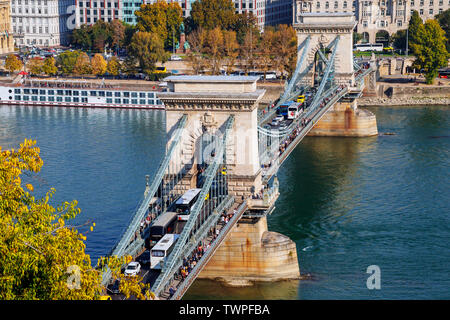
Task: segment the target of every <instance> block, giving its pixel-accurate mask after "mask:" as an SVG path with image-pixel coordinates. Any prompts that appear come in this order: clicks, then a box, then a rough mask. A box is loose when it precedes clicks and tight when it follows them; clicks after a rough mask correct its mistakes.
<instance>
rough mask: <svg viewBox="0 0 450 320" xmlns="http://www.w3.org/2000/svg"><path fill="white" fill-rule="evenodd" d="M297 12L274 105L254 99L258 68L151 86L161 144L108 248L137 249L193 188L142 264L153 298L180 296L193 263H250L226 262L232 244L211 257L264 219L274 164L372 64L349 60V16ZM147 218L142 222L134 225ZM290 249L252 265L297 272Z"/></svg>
mask: <svg viewBox="0 0 450 320" xmlns="http://www.w3.org/2000/svg"><path fill="white" fill-rule="evenodd" d="M299 21H300V22H299V23H298V24H295V25H294V28H295V30H296V31H297V36H298V55H297V65H296V69H295V71H294V72H293V74H292V77H291V78H290V79H289V81H286V85H285V88H284V92H283V93H282V95H281V96H280V98H279V99H278V101H276V103H274V104H273V105H270V106H266V107H264V108H261V107H260V106H259V104H260V100H261V98H262V97H263V95H264V92H265V91H264V90H261V89H258V88H257V80H258V78H257V77H251V76H170V77H168V78H166V81H167V83H168V90H167V92H163V93H161V94H160V95H159V98H160V99H161V100H162V101H163V102H164V105H165V109H166V128H167V146H166V152H165V155H164V157H163V159H162V161H161V163H160V164H159V167H158V170H157V172H156V174H155V175H154V176H153V177H152V181H151V183H150V182H149V180H148V181H147V186H146V190H145V196H144V198H143V200H142V202H141V203H140V204H139V206H138V209H137V210H136V212H135V213H134V215H133V217H132V220H131V222H130V224H129V225H128V226H127V229H126V230H125V232H124V233H123V234H122V235H121V236H120V239H119V241H118V242H117V244H116V245H115V246H114V248H113V249H112V250H111V252H110V254H111V255H117V256H123V255H131V256H133V257H134V258H137V257H138V256H139V255H140V254H141V253H142V252H143V251H144V250H145V249H146V247H148V246H149V243H148V237H149V230H150V229H151V227H152V225H153V224H154V223H156V221H158V220H160V219H161V218H162V217H164V215H167V214H169V213H170V212H171V211H173V208H172V207H173V203H174V202H175V201H176V200H177V199H179V198H180V197H181V196H182V195H183V194H184V193H185V192H186V191H187V190H190V189H192V188H197V189H201V191H200V193H199V195H198V197H197V200H196V201H195V203H194V204H193V205H192V207H191V208H190V214H189V216H188V218H187V219H186V220H184V221H181V222H180V224H178V225H177V227H174V230H173V231H172V232H173V233H176V234H177V235H178V238H177V241H176V242H175V244H174V246H173V247H172V250H171V252H170V254H169V253H168V255H167V257H166V259H165V260H163V262H161V265H160V270H158V271H154V270H149V272H148V274H147V276H146V277H144V281H146V282H147V283H150V284H151V290H152V292H154V293H155V295H156V296H157V297H158V298H159V299H181V298H182V297H183V295H184V293H185V292H186V290H187V289H188V288H189V286H190V285H191V284H192V282H193V281H194V280H195V279H196V278H197V277H198V276H199V275H200V274H201V273H202V272H203V273H206V274H208V273H209V274H210V275H211V276H210V277H214V273H217V272H219V273H221V274H222V275H223V274H227V272H229V273H233V272H235V273H237V274H240V275H243V276H245V274H244V273H245V272H247V270H250V269H252V268H253V267H252V266H251V265H248V264H247V265H245V266H244V265H243V264H242V261H244V260H242V261H241V262H240V261H236V263H235V264H233V261H232V260H233V259H237V260H239V259H241V257H240V256H239V255H237V256H232V253H228V254H226V253H224V254H222V255H221V257H222V258H223V259H228V260H227V262H226V263H225V262H223V261H222V262H221V261H219V260H220V259H219V258H217V257H218V256H219V251H220V250H221V249H220V247H221V245H222V244H223V243H224V242H225V241H227V240H226V239H228V238H230V237H233V236H235V235H236V233H233V232H237V231H236V230H237V229H239V230H241V231H239V230H238V231H239V232H242V233H245V232H248V231H245V230H249V229H246V228H252V226H254V225H257V224H258V221H265V220H264V219H265V217H266V216H267V215H268V214H270V213H271V212H272V211H273V210H274V207H275V202H276V200H277V198H278V196H279V192H280V190H279V183H278V180H277V177H276V176H277V172H278V170H279V168H280V166H281V165H282V164H283V162H284V161H285V160H286V159H287V157H288V156H289V155H290V153H291V152H292V150H294V148H295V147H296V146H297V145H298V144H299V143H300V142H301V141H302V139H303V138H304V137H305V136H306V135H307V134H308V133H309V132H310V131H311V130H312V129H313V128H314V126H315V125H316V124H317V123H318V122H319V121H320V120H321V119H322V117H324V115H325V114H326V113H327V112H328V111H329V110H330V109H332V108H334V107H335V106H336V105H337V104H342V103H344V104H347V105H349V106H350V107H351V108H356V100H357V99H358V98H359V97H360V96H361V94H362V91H363V90H364V88H365V80H366V79H368V78H370V77H371V76H372V74H373V73H374V68H375V64H374V63H369V64H367V63H366V64H357V63H354V61H353V54H352V41H353V40H352V32H353V28H354V27H355V23H356V22H355V21H354V17H353V16H351V15H345V14H335V15H333V14H327V15H317V14H316V15H313V14H310V15H308V14H303V15H301V16H300V17H299ZM331 21H332V22H331ZM299 95H303V96H304V97H305V101H304V102H303V103H302V106H301V109H300V110H297V111H296V114H295V115H294V114H292V115H293V116H292V117H291V118H290V119H289V120H283V121H281V122H282V125H280V124H278V125H274V122H273V119H274V118H275V117H278V119H280V117H279V116H280V115H279V114H278V113H279V111H277V110H280V106H283V105H285V104H286V103H287V102H289V101H294V102H295V101H296V100H297V97H298V96H299ZM288 112H290V111H288ZM288 118H289V117H288ZM275 123H276V121H275ZM146 219H147V220H149V221H150V222H149V223H148V224H143V221H145V220H146ZM245 223H247V224H246V225H244V224H245ZM258 228H260V227H258ZM261 228H262V229H261V230H262V231H257V232H256V233H258V237H259V238H261V237H265V238H264V239H265V240H264V241H265V242H264V241H263V242H264V243H268V242H270V236H271V235H272V236H273V234H271V233H270V232H269V233H268V232H267V226H265V227H264V226H263V227H261ZM264 228H265V229H264ZM258 230H259V229H258ZM264 230H266V231H264ZM235 237H236V236H235ZM259 238H258V239H259ZM286 238H287V237H286ZM255 239H256V238H255ZM258 239H257V240H255V241H259V240H258ZM289 240H290V239H289ZM230 241H231V240H230ZM236 241H237V240H236ZM248 242H249V241H248V240H247V243H248ZM291 242H292V241H291ZM241 247H242V248H243V247H244V245H241ZM241 247H239V248H241ZM239 250H244V251H245V248H244V249H239ZM289 250H292V248H291V249H289ZM293 252H294V253H293V256H292V257H291V258H292V259H291V260H292V261H290V262H289V263H286V262H285V261H283V260H281V262H280V263H279V264H278V265H277V264H274V263H275V262H273V263H272V264H271V262H268V261H267V259H268V258H267V257H264V255H267V254H261V253H257V255H258V257H259V258H258V259H260V260H259V262H258V267H260V268H261V265H262V264H263V265H264V266H265V267H267V268H268V270H280V272H283V271H282V269H283V267H284V265H288V264H291V265H292V266H294V267H292V268H291V269H290V270H289V271H287V273H290V274H291V275H292V274H293V275H294V276H299V275H300V271H299V269H298V261H297V255H296V252H295V244H294V249H293ZM252 254H253V255H255V254H256V253H254V252H253V253H252ZM242 255H244V253H242ZM215 256H216V257H215ZM214 259H216V260H217V259H219V260H217V261H216V260H214ZM242 259H244V258H242ZM263 259H266V260H263ZM214 261H215V262H214ZM192 262H194V263H192ZM189 263H190V264H189ZM221 263H224V265H223V266H220V264H221ZM187 264H189V268H188V270H189V271H188V272H186V271H185V270H186V268H184V267H185V266H186V265H187ZM205 266H206V267H205ZM208 268H209V271H208ZM246 268H247V269H246ZM233 270H234V271H233ZM252 270H253V269H252ZM249 272H250V271H249ZM251 272H253V273H254V270H253V271H251ZM277 272H278V271H277ZM287 273H286V274H287ZM263 274H264V272H263ZM218 276H219V275H218ZM286 277H288V276H286ZM250 279H251V277H250ZM110 280H111V272H110V271H109V270H106V271H105V272H104V274H103V284H104V285H107V284H108V283H109V282H110Z"/></svg>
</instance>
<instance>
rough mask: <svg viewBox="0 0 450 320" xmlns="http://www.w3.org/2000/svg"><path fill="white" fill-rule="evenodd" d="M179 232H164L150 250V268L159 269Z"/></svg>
mask: <svg viewBox="0 0 450 320" xmlns="http://www.w3.org/2000/svg"><path fill="white" fill-rule="evenodd" d="M179 237H180V235H179V234H173V233H166V234H165V235H164V237H162V239H161V240H159V241H158V243H157V244H155V246H154V247H153V248H152V249H151V250H150V268H151V269H161V268H162V265H163V264H164V263H165V261H166V259H167V257H168V256H169V255H170V253H171V252H172V250H173V247H174V246H175V243H176V242H177V240H178V238H179Z"/></svg>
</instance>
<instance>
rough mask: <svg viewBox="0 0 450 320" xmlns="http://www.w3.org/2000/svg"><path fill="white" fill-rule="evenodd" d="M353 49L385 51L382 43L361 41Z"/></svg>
mask: <svg viewBox="0 0 450 320" xmlns="http://www.w3.org/2000/svg"><path fill="white" fill-rule="evenodd" d="M353 50H355V51H378V52H382V51H383V44H382V43H359V44H355V45H354V46H353Z"/></svg>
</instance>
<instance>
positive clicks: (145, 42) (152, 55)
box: [128, 31, 168, 73]
mask: <svg viewBox="0 0 450 320" xmlns="http://www.w3.org/2000/svg"><path fill="white" fill-rule="evenodd" d="M128 53H129V57H130V58H131V59H132V61H134V60H137V62H138V65H139V67H140V68H141V69H142V71H143V72H145V73H152V72H153V71H154V70H155V64H156V62H158V61H161V62H163V63H164V62H166V61H167V60H168V54H167V52H165V51H164V43H163V41H162V39H160V38H159V37H158V35H157V34H156V33H150V32H141V31H140V32H137V33H135V34H134V35H133V38H132V39H131V43H130V46H129V47H128Z"/></svg>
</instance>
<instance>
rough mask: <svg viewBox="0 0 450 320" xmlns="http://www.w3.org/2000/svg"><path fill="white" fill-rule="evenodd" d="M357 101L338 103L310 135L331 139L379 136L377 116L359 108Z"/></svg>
mask: <svg viewBox="0 0 450 320" xmlns="http://www.w3.org/2000/svg"><path fill="white" fill-rule="evenodd" d="M356 103H357V100H354V101H353V102H338V103H336V104H335V105H334V106H333V107H332V108H331V109H330V110H329V111H328V112H327V113H326V114H325V115H324V116H323V118H322V119H320V121H319V122H318V123H317V124H316V125H315V126H314V128H313V129H312V130H311V131H310V133H309V134H308V135H309V136H329V137H369V136H376V135H378V129H377V119H376V117H375V115H374V114H373V113H372V112H370V111H368V110H365V109H359V108H357V104H356Z"/></svg>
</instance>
